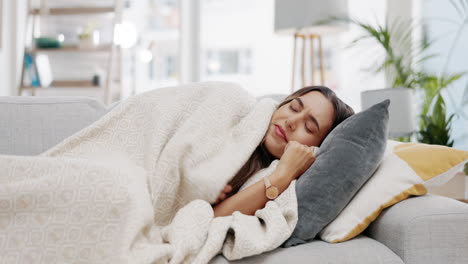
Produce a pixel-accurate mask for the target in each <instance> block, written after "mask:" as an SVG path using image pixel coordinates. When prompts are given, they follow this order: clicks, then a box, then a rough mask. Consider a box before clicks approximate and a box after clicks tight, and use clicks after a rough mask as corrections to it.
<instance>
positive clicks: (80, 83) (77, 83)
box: [21, 80, 100, 90]
mask: <svg viewBox="0 0 468 264" xmlns="http://www.w3.org/2000/svg"><path fill="white" fill-rule="evenodd" d="M74 87H80V88H98V87H100V86H98V85H94V84H93V82H92V81H91V80H66V81H58V80H57V81H53V82H52V84H51V85H50V86H49V87H41V86H23V87H21V88H22V89H25V90H28V89H48V88H74Z"/></svg>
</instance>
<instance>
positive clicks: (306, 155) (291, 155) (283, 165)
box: [276, 141, 316, 180]
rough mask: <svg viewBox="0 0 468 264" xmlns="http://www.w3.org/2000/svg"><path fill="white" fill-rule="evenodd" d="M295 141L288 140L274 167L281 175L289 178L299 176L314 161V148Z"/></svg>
mask: <svg viewBox="0 0 468 264" xmlns="http://www.w3.org/2000/svg"><path fill="white" fill-rule="evenodd" d="M315 148H316V147H314V146H312V147H309V146H306V145H304V144H301V143H299V142H297V141H289V142H288V144H287V145H286V147H285V148H284V153H283V155H282V156H281V159H280V161H279V163H278V166H277V167H276V169H277V170H279V171H281V172H282V174H283V175H289V176H290V177H292V178H291V180H294V179H296V178H297V177H299V176H301V175H302V174H303V173H304V172H305V171H306V170H307V169H308V168H309V167H310V165H312V163H314V161H315V153H314V149H315Z"/></svg>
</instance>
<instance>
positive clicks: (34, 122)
mask: <svg viewBox="0 0 468 264" xmlns="http://www.w3.org/2000/svg"><path fill="white" fill-rule="evenodd" d="M104 113H106V108H105V106H104V105H103V104H102V103H100V102H99V101H96V100H95V99H93V98H90V97H81V96H80V97H78V96H73V97H71V96H50V97H49V96H47V97H39V96H38V97H30V96H2V97H0V153H1V154H10V155H37V154H40V153H41V152H43V151H45V150H47V149H49V148H50V147H52V146H54V145H56V144H57V143H59V142H60V141H62V140H63V139H65V138H67V137H69V136H71V135H72V134H74V133H75V132H77V131H79V130H81V129H82V128H84V127H86V126H88V125H89V124H91V123H92V122H94V121H95V120H97V119H98V118H99V117H101V116H102V115H103V114H104Z"/></svg>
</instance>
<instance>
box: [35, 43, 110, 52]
mask: <svg viewBox="0 0 468 264" xmlns="http://www.w3.org/2000/svg"><path fill="white" fill-rule="evenodd" d="M111 49H112V45H99V46H97V47H91V48H80V47H79V46H78V45H66V46H63V47H60V48H33V49H30V50H29V52H31V53H39V52H105V51H107V52H110V51H111Z"/></svg>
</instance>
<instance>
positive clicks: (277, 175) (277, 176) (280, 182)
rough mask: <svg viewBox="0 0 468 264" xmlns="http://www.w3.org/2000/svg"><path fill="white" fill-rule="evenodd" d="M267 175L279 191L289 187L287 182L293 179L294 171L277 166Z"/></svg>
mask: <svg viewBox="0 0 468 264" xmlns="http://www.w3.org/2000/svg"><path fill="white" fill-rule="evenodd" d="M268 177H269V179H270V182H271V184H273V185H274V186H276V187H277V188H278V189H279V191H280V193H282V192H283V191H284V190H286V189H287V188H288V187H289V184H290V183H291V182H292V181H293V180H294V179H295V177H294V173H292V172H290V171H287V170H284V169H280V168H277V169H276V170H275V171H273V173H272V174H270V176H268Z"/></svg>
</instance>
